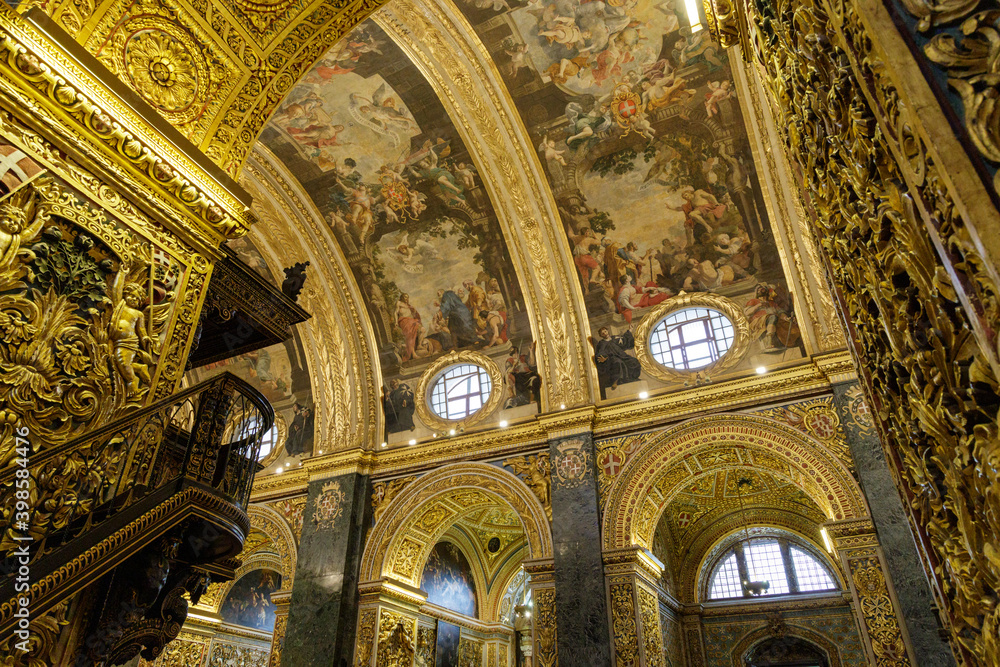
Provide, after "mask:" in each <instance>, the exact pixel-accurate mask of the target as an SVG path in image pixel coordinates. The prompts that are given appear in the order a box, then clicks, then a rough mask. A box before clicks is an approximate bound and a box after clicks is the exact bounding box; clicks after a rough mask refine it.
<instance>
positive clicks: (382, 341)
mask: <svg viewBox="0 0 1000 667" xmlns="http://www.w3.org/2000/svg"><path fill="white" fill-rule="evenodd" d="M262 142H263V144H264V145H265V146H267V148H268V149H270V150H271V151H272V152H273V153H274V154H275V155H276V156H277V157H278V158H279V159H280V160H281V161H282V162H284V164H285V165H286V166H287V167H288V169H289V170H290V172H291V173H293V174H295V175H296V177H297V178H298V180H299V182H300V183H301V184H302V185H303V187H304V188H305V189H306V191H307V192H308V193H309V196H310V197H311V198H312V199H313V202H314V203H315V204H316V206H317V207H318V209H319V210H320V211H321V212H322V214H323V216H324V218H325V219H326V221H327V223H328V224H329V226H330V229H331V230H332V232H333V235H334V236H335V237H336V239H337V241H338V243H339V245H340V248H341V250H342V251H343V252H344V255H345V256H346V258H347V262H348V264H349V265H350V267H351V270H352V272H353V274H354V277H355V279H356V280H357V283H358V285H359V287H360V289H361V292H362V294H363V295H364V299H365V307H366V308H367V310H368V313H369V315H370V319H371V323H372V326H373V329H374V335H375V340H376V343H377V345H378V355H379V361H380V364H381V367H382V374H383V382H384V385H385V391H386V395H387V398H386V401H387V408H388V409H387V413H388V415H389V416H390V417H391V419H387V422H388V423H387V431H388V432H389V440H390V442H392V441H393V440H394V439H399V438H411V437H419V436H421V435H428V434H429V433H428V432H427V431H428V429H427V428H426V426H425V425H422V424H421V423H420V421H419V417H418V416H415V415H414V414H413V395H412V391H413V389H414V388H415V385H416V381H417V378H418V377H419V375H420V373H421V372H422V371H423V370H424V369H426V368H427V367H428V365H429V364H430V363H431V362H432V361H433V360H435V359H437V358H439V357H440V356H441V355H442V354H445V353H447V352H449V351H453V350H480V351H482V352H483V353H484V354H487V355H488V356H490V357H491V358H493V359H494V361H495V362H496V363H497V364H498V366H499V367H500V368H504V367H505V366H512V365H514V364H515V363H519V364H525V365H528V366H531V365H533V358H532V354H533V353H532V335H531V330H530V326H529V323H528V318H527V314H526V312H525V306H524V297H523V296H522V293H521V288H520V285H519V283H518V279H517V276H516V275H515V273H514V269H513V267H512V264H511V260H510V256H509V254H508V250H507V246H506V243H505V241H504V238H503V235H502V233H501V231H500V228H499V225H498V223H497V219H496V213H495V212H494V210H493V206H492V204H491V203H490V200H489V198H488V196H487V195H486V192H485V190H484V188H483V185H482V182H481V181H480V179H479V177H478V174H477V173H476V169H475V166H474V165H473V160H472V158H471V157H470V155H469V152H468V150H467V148H466V146H465V144H464V143H463V142H462V140H461V138H460V137H459V134H458V132H457V130H456V129H455V127H454V125H453V123H452V122H451V120H450V119H449V117H448V115H447V114H446V113H445V111H444V108H443V107H442V105H441V103H440V101H439V100H438V98H437V97H436V95H435V94H434V91H433V90H432V88H431V86H430V84H429V83H428V82H427V81H426V80H425V79H424V77H423V76H422V75H421V74H420V72H419V71H418V70H417V68H416V67H415V66H414V65H413V64H412V63H411V62H410V60H409V59H408V58H407V57H406V56H405V55H404V54H403V52H402V51H401V50H400V49H399V48H398V47H397V46H396V45H395V44H393V43H392V41H391V40H390V39H389V38H388V37H387V36H386V35H385V33H384V32H383V31H382V30H381V29H380V28H379V27H378V26H376V25H375V24H374V23H373V22H371V21H367V22H365V23H362V24H361V25H360V26H359V27H357V28H356V29H355V30H354V31H353V32H351V33H350V35H348V36H347V37H346V38H345V39H344V40H343V41H341V42H340V43H338V44H337V45H336V46H334V47H333V48H332V49H331V50H330V51H328V52H327V53H326V55H325V56H323V57H322V58H321V59H320V60H319V62H318V63H317V64H316V66H315V67H314V68H313V69H312V70H311V71H310V72H309V73H308V74H307V75H306V76H305V78H304V79H303V80H302V81H301V82H300V83H299V84H298V85H297V86H296V87H295V88H294V89H293V90H292V91H291V93H290V94H289V96H288V98H287V99H286V100H285V102H284V103H283V104H282V105H281V106H280V108H279V109H278V111H277V113H276V114H275V116H274V117H273V118H272V120H271V122H270V123H269V125H268V126H267V128H265V131H264V133H263V135H262ZM525 386H526V385H524V384H523V383H522V384H521V385H520V386H517V387H515V386H514V385H513V383H512V384H511V385H510V386H509V387H506V388H505V391H506V395H505V397H504V402H503V404H502V408H508V409H509V408H518V407H522V406H528V405H532V404H534V403H535V401H537V395H536V394H533V393H532V392H531V391H530V390H528V389H526V388H525ZM529 409H530V410H531V411H532V412H534V411H536V408H529ZM522 412H523V410H522Z"/></svg>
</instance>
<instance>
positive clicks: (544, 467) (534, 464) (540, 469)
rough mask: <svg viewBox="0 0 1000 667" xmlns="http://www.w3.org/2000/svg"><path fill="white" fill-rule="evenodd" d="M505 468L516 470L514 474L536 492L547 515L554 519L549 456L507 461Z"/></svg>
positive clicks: (522, 457) (541, 455)
mask: <svg viewBox="0 0 1000 667" xmlns="http://www.w3.org/2000/svg"><path fill="white" fill-rule="evenodd" d="M503 464H504V465H505V466H509V467H511V468H513V469H514V474H515V475H517V476H518V477H520V478H522V479H523V480H524V483H525V484H527V485H528V487H529V488H530V489H531V490H532V491H534V492H535V495H536V496H538V500H540V501H541V503H542V507H544V508H545V513H546V514H548V515H549V518H550V519H551V518H552V499H551V496H550V494H549V484H550V483H551V479H550V476H549V472H550V467H549V455H548V454H539V455H538V456H518V457H515V458H512V459H507V460H506V461H504V462H503Z"/></svg>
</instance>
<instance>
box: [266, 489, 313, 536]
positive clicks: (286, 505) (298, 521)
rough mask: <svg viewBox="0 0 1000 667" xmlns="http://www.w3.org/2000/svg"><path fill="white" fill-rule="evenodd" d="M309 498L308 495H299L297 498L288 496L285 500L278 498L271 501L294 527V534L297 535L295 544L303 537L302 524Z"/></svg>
mask: <svg viewBox="0 0 1000 667" xmlns="http://www.w3.org/2000/svg"><path fill="white" fill-rule="evenodd" d="M307 500H308V499H307V498H306V496H299V497H297V498H287V499H285V500H278V501H275V502H273V503H271V507H273V508H274V509H275V510H276V511H277V512H278V513H279V514H280V515H281V516H282V517H284V519H285V521H287V522H288V525H289V526H291V528H292V534H293V535H295V544H296V545H298V543H299V540H300V539H302V524H303V520H304V518H305V509H306V501H307Z"/></svg>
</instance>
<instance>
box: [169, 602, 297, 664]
mask: <svg viewBox="0 0 1000 667" xmlns="http://www.w3.org/2000/svg"><path fill="white" fill-rule="evenodd" d="M287 630H288V610H287V608H286V609H285V611H284V613H281V612H280V611H279V613H277V614H276V615H275V617H274V632H273V633H272V636H271V658H270V660H269V662H268V667H281V652H282V651H283V650H284V648H285V632H286V631H287ZM188 664H190V665H196V664H197V663H195V662H191V663H188Z"/></svg>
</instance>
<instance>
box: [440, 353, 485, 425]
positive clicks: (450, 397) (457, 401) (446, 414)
mask: <svg viewBox="0 0 1000 667" xmlns="http://www.w3.org/2000/svg"><path fill="white" fill-rule="evenodd" d="M492 390H493V382H492V380H490V376H489V373H487V372H486V369H485V368H483V367H482V366H478V365H476V364H458V365H455V366H451V367H449V368H447V369H445V370H444V372H443V373H441V375H439V376H438V378H437V379H436V380H435V381H434V384H433V386H432V387H431V392H430V404H431V410H433V411H434V414H436V415H437V416H438V417H441V418H442V419H448V420H451V421H455V420H459V419H465V418H466V417H468V416H469V415H473V414H475V413H476V412H478V411H479V410H480V409H482V407H483V405H485V404H486V401H487V400H488V399H489V397H490V392H491V391H492Z"/></svg>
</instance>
